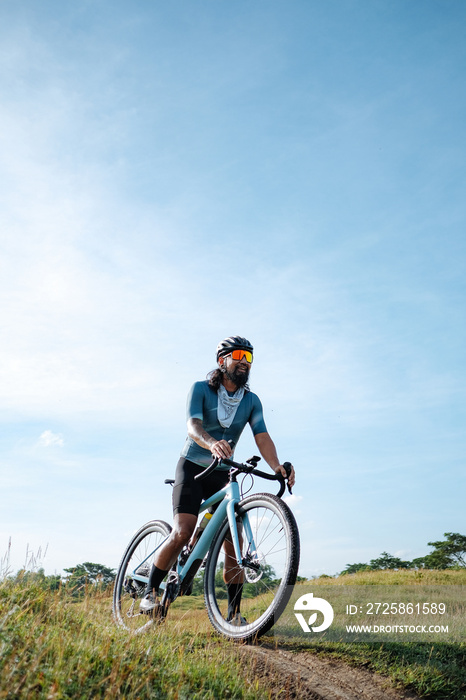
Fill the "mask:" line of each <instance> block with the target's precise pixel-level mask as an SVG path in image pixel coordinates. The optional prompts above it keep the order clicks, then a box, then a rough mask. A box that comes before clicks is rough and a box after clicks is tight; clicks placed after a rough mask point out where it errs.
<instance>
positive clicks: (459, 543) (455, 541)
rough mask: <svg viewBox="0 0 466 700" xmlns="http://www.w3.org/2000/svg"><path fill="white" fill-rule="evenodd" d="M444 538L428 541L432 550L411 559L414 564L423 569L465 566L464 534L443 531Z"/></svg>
mask: <svg viewBox="0 0 466 700" xmlns="http://www.w3.org/2000/svg"><path fill="white" fill-rule="evenodd" d="M444 537H446V540H441V541H438V542H428V543H427V544H428V545H429V547H434V551H433V552H431V553H430V554H427V555H426V556H425V557H419V558H417V559H413V564H414V566H416V567H418V568H425V569H451V568H457V567H466V536H465V535H460V534H459V533H458V532H445V533H444Z"/></svg>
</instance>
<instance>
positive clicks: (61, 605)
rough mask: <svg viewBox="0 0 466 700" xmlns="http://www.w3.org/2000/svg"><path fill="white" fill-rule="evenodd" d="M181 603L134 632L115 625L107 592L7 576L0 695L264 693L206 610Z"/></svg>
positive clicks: (0, 629) (0, 603) (0, 628)
mask: <svg viewBox="0 0 466 700" xmlns="http://www.w3.org/2000/svg"><path fill="white" fill-rule="evenodd" d="M180 602H183V603H184V601H180ZM196 602H199V601H198V600H196V601H195V602H194V607H195V604H196ZM185 606H186V604H184V606H183V605H182V606H178V611H176V610H175V607H173V608H172V610H171V611H170V615H171V620H170V621H167V622H166V623H165V624H164V625H161V626H160V627H158V628H157V630H156V631H155V632H154V633H151V634H147V635H141V636H138V637H134V636H130V635H129V634H128V633H127V632H126V631H125V630H121V629H119V628H117V627H116V626H115V625H114V623H113V620H112V617H111V599H110V597H109V594H101V595H95V594H94V595H93V594H88V595H87V596H86V597H85V598H84V600H82V601H77V602H76V601H74V600H73V599H72V598H71V596H70V595H69V593H67V592H66V591H64V590H62V591H56V592H51V591H44V590H42V589H41V588H40V587H38V586H34V585H33V584H32V585H31V584H25V585H23V586H22V585H21V584H18V583H15V584H13V583H11V582H8V581H4V582H3V583H2V584H0V698H8V699H9V698H11V699H12V700H13V699H14V700H18V699H20V698H28V699H29V698H32V697H33V698H57V699H59V698H76V699H77V698H83V699H84V698H86V700H88V698H90V697H92V698H112V699H113V698H139V699H141V700H143V699H144V698H179V699H181V698H186V699H187V698H189V700H191V699H193V700H196V699H199V700H200V699H201V698H202V699H204V698H205V699H210V698H212V699H214V698H220V697H222V698H245V699H250V700H253V698H265V697H268V694H267V693H266V692H265V691H262V690H261V689H260V688H259V687H258V686H257V685H256V682H255V680H254V675H253V673H247V672H246V673H245V662H244V658H241V659H240V657H239V655H238V654H237V651H236V650H237V648H236V647H235V645H233V644H231V643H228V642H227V641H226V640H223V639H221V638H219V637H218V636H216V635H215V634H213V632H211V630H210V629H209V626H208V621H207V619H206V618H207V615H206V613H205V612H203V611H200V610H198V611H197V610H195V609H194V610H192V611H190V612H189V613H187V612H186V611H185V610H184V609H183V607H185ZM172 613H173V614H172Z"/></svg>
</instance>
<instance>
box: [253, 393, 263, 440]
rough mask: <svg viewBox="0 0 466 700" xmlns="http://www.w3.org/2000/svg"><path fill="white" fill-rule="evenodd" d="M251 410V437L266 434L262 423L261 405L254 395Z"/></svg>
mask: <svg viewBox="0 0 466 700" xmlns="http://www.w3.org/2000/svg"><path fill="white" fill-rule="evenodd" d="M252 399H253V401H252V410H251V417H250V418H249V424H250V426H251V430H252V433H253V435H258V434H259V433H266V432H267V428H266V425H265V421H264V414H263V411H262V404H261V401H260V399H259V397H258V396H257V395H256V394H253V395H252Z"/></svg>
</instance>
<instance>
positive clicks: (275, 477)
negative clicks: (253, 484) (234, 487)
mask: <svg viewBox="0 0 466 700" xmlns="http://www.w3.org/2000/svg"><path fill="white" fill-rule="evenodd" d="M259 460H260V457H251V458H250V459H248V460H246V462H245V463H244V464H242V463H240V462H234V461H233V460H232V459H228V458H226V457H224V458H223V459H219V458H218V457H214V460H213V461H212V463H211V464H209V466H208V467H206V469H204V471H203V472H201V473H200V474H197V475H196V476H195V477H194V479H195V480H196V481H197V480H199V481H200V480H202V479H205V478H206V477H208V476H209V474H212V472H213V471H215V469H216V468H217V467H218V465H219V464H220V463H222V464H226V465H227V466H229V467H231V470H230V471H234V470H236V473H237V474H238V473H239V474H254V475H255V476H260V477H261V478H262V479H267V480H268V481H279V482H280V490H279V491H278V493H277V496H278V498H281V497H282V496H283V494H284V493H285V486H286V485H287V486H288V491H289V492H290V493H291V488H290V485H289V484H286V482H285V479H284V477H283V476H282V475H281V474H277V473H275V474H270V473H268V472H263V471H261V470H260V469H257V468H256V465H257V463H258V461H259ZM283 466H284V468H285V471H286V473H287V477H288V476H289V475H290V473H291V464H290V462H285V463H284V464H283Z"/></svg>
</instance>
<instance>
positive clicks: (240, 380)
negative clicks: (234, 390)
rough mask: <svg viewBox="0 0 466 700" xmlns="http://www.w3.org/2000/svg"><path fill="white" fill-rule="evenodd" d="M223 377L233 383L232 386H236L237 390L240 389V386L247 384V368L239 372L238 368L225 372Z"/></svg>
mask: <svg viewBox="0 0 466 700" xmlns="http://www.w3.org/2000/svg"><path fill="white" fill-rule="evenodd" d="M225 377H226V378H227V379H229V380H230V381H231V382H233V384H236V386H237V387H238V389H240V388H241V387H242V386H246V384H247V383H248V379H249V367H246V369H245V370H240V369H239V367H235V368H234V370H233V371H232V372H229V371H228V370H226V371H225Z"/></svg>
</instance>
